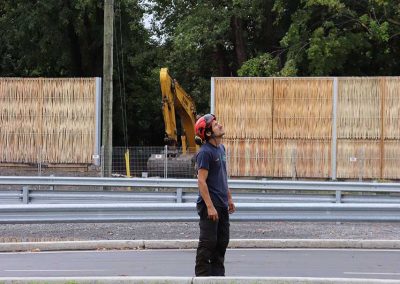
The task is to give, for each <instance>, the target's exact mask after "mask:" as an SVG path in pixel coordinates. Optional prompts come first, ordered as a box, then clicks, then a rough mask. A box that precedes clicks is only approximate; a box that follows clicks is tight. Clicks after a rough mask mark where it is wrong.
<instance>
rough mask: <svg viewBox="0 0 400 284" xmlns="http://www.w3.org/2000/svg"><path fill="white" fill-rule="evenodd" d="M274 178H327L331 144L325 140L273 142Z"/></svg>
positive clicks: (329, 168) (284, 140)
mask: <svg viewBox="0 0 400 284" xmlns="http://www.w3.org/2000/svg"><path fill="white" fill-rule="evenodd" d="M273 149H274V153H273V155H274V174H273V176H274V177H292V178H299V177H303V178H311V177H314V178H327V177H329V175H330V171H331V167H330V165H331V163H330V160H331V158H330V157H331V156H330V151H331V143H330V142H329V141H327V140H308V139H277V140H274V145H273Z"/></svg>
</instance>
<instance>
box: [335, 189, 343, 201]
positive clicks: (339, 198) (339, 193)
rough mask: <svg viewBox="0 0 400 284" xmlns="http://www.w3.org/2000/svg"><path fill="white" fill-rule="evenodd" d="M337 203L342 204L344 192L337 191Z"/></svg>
mask: <svg viewBox="0 0 400 284" xmlns="http://www.w3.org/2000/svg"><path fill="white" fill-rule="evenodd" d="M336 203H342V191H340V190H336Z"/></svg>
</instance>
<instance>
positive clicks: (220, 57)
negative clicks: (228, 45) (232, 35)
mask: <svg viewBox="0 0 400 284" xmlns="http://www.w3.org/2000/svg"><path fill="white" fill-rule="evenodd" d="M213 57H214V61H215V63H216V66H217V70H218V74H216V75H217V76H230V75H231V74H230V70H229V64H228V61H227V60H226V58H225V54H224V49H223V47H222V46H221V45H220V44H218V45H217V46H216V47H215V49H214V53H213Z"/></svg>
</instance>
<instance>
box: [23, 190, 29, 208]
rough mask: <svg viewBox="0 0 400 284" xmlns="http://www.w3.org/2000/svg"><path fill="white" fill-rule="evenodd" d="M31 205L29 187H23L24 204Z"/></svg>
mask: <svg viewBox="0 0 400 284" xmlns="http://www.w3.org/2000/svg"><path fill="white" fill-rule="evenodd" d="M28 203H29V188H28V187H27V186H24V187H22V204H28Z"/></svg>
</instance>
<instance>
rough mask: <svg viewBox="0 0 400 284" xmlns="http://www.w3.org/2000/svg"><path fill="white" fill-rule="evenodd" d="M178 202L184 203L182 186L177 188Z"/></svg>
mask: <svg viewBox="0 0 400 284" xmlns="http://www.w3.org/2000/svg"><path fill="white" fill-rule="evenodd" d="M176 203H182V188H177V189H176Z"/></svg>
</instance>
